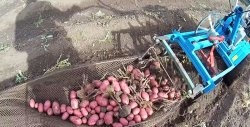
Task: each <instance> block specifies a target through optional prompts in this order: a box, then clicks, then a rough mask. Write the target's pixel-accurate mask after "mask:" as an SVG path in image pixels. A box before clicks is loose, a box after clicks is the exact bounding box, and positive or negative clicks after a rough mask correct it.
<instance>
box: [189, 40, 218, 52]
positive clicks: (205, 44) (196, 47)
mask: <svg viewBox="0 0 250 127" xmlns="http://www.w3.org/2000/svg"><path fill="white" fill-rule="evenodd" d="M193 46H194V51H196V50H199V49H203V48H207V47H210V46H213V43H211V42H210V41H209V40H205V41H200V42H197V43H193Z"/></svg>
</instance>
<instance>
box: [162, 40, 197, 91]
mask: <svg viewBox="0 0 250 127" xmlns="http://www.w3.org/2000/svg"><path fill="white" fill-rule="evenodd" d="M162 42H163V44H164V46H165V48H166V50H167V52H166V53H168V54H169V55H170V57H171V58H172V59H173V60H174V62H175V64H176V66H177V68H178V69H179V71H180V72H181V75H182V76H183V77H184V79H185V80H186V81H187V83H188V87H189V89H190V90H193V89H194V87H195V86H194V84H193V82H192V80H191V79H190V77H189V75H188V74H187V72H186V70H185V69H184V67H183V66H182V64H181V62H180V61H179V59H178V58H177V56H176V55H175V53H174V52H173V50H172V49H171V47H170V46H169V45H168V43H167V42H166V41H165V40H162Z"/></svg>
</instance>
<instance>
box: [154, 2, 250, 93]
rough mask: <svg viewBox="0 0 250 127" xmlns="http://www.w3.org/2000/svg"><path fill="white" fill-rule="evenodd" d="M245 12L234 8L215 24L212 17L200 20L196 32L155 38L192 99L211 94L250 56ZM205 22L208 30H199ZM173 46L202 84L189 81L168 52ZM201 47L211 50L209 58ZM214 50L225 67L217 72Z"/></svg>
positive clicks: (174, 32)
mask: <svg viewBox="0 0 250 127" xmlns="http://www.w3.org/2000/svg"><path fill="white" fill-rule="evenodd" d="M245 12H246V11H244V10H243V8H242V7H240V6H236V7H235V8H234V10H233V11H232V12H231V13H229V14H228V15H227V16H225V17H224V18H222V19H220V20H217V22H216V23H215V24H213V23H212V19H211V18H212V16H213V15H212V14H211V15H209V16H208V17H206V18H205V19H204V20H202V21H201V23H200V24H199V26H198V28H197V29H196V31H191V32H179V31H173V33H172V34H167V35H164V36H158V37H155V40H156V42H157V43H160V44H162V45H163V46H164V49H165V50H166V52H165V54H168V55H169V56H170V57H171V58H172V59H173V60H174V62H175V64H176V65H177V67H178V69H179V71H180V72H181V74H182V76H183V77H184V78H185V80H186V82H187V83H188V87H189V92H190V95H191V96H196V95H197V94H198V93H208V92H210V91H212V90H213V89H214V88H215V87H216V85H217V84H218V83H219V82H220V81H221V80H222V78H223V77H224V76H225V75H226V74H228V73H229V72H231V71H232V70H233V69H234V68H235V67H236V66H237V65H239V63H241V62H242V61H243V60H244V58H246V57H247V56H248V55H249V54H250V44H249V41H248V40H247V39H246V33H245V30H244V25H243V23H244V20H245V19H244V18H243V17H244V16H243V14H244V13H245ZM205 20H208V21H209V25H210V28H209V27H208V28H204V27H201V25H202V23H203V21H205ZM173 43H177V44H178V45H179V46H180V47H181V48H182V50H183V51H184V52H185V54H186V55H187V57H188V58H189V60H190V61H191V62H192V64H193V65H194V67H195V68H196V70H197V72H198V73H199V75H200V77H201V79H202V84H194V83H193V81H192V80H191V79H190V76H189V75H188V73H187V72H186V70H185V69H184V67H183V66H182V64H181V63H180V61H179V59H178V58H177V56H176V55H175V53H174V52H173V50H172V49H171V46H170V45H171V44H173ZM204 48H206V49H211V51H210V53H209V54H208V55H207V54H205V53H204V52H203V50H202V49H204ZM215 50H216V51H217V53H218V54H219V56H220V58H221V59H222V60H223V61H224V63H225V65H226V67H227V68H226V69H225V70H222V71H220V72H219V71H218V70H216V68H215V65H214V64H215V63H214V60H215V57H214V51H215ZM198 54H200V55H198ZM200 56H201V57H200Z"/></svg>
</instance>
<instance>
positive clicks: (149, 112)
mask: <svg viewBox="0 0 250 127" xmlns="http://www.w3.org/2000/svg"><path fill="white" fill-rule="evenodd" d="M146 112H147V114H148V115H149V116H151V115H152V114H153V113H154V111H153V109H152V108H149V107H147V108H146Z"/></svg>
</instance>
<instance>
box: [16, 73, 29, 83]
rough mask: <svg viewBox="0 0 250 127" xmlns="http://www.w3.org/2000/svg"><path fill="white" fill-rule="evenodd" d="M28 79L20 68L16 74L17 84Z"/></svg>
mask: <svg viewBox="0 0 250 127" xmlns="http://www.w3.org/2000/svg"><path fill="white" fill-rule="evenodd" d="M26 80H28V78H27V77H26V76H25V75H24V74H23V72H22V71H21V70H19V71H18V73H17V74H16V80H15V83H17V84H19V83H23V82H25V81H26Z"/></svg>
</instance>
